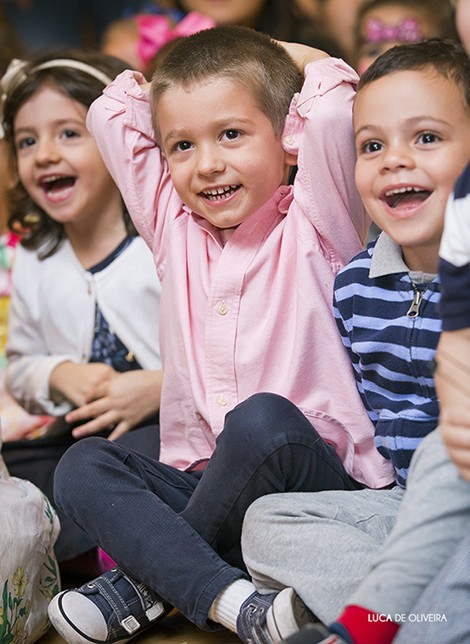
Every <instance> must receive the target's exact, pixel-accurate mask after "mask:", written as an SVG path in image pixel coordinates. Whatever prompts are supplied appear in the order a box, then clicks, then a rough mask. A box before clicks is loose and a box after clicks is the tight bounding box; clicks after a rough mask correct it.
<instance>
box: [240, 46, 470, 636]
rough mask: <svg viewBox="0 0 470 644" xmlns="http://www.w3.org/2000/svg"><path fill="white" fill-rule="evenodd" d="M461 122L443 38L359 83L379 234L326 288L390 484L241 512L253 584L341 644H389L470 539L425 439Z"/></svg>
mask: <svg viewBox="0 0 470 644" xmlns="http://www.w3.org/2000/svg"><path fill="white" fill-rule="evenodd" d="M450 97H452V98H450ZM450 105H452V108H451V107H450ZM469 126H470V62H469V60H468V58H467V56H466V55H465V52H464V50H463V48H462V47H461V45H459V44H457V43H455V42H453V41H451V40H448V41H445V40H437V39H436V40H428V41H424V42H422V43H417V44H412V45H402V46H400V47H397V48H394V49H390V50H389V51H387V52H386V53H385V54H383V55H382V56H381V57H379V58H378V59H377V61H376V62H375V63H373V64H372V66H371V67H370V68H369V69H368V70H367V71H366V72H365V73H364V75H363V76H362V77H361V81H360V83H359V85H358V90H357V96H356V99H355V104H354V129H355V133H356V148H357V154H358V160H357V164H356V181H357V185H358V188H359V192H360V194H361V196H362V198H363V201H364V204H365V206H366V208H367V210H368V212H369V213H370V214H371V216H372V218H373V220H374V221H375V222H376V223H377V224H378V225H379V226H380V227H381V228H382V230H383V231H384V232H383V233H381V235H380V236H379V237H378V239H377V240H376V241H375V242H373V243H371V244H370V245H369V246H368V248H367V250H366V251H364V252H362V253H361V254H360V255H358V256H357V257H356V258H355V259H353V260H352V261H351V262H350V263H349V264H348V265H347V266H346V267H345V268H344V269H343V270H342V271H341V272H340V273H339V275H338V277H337V278H336V281H335V316H336V319H337V323H338V328H339V330H340V333H341V336H342V338H343V343H344V346H345V348H346V350H347V352H348V355H349V357H350V361H351V363H352V366H353V369H354V374H355V377H356V381H357V386H358V391H359V392H360V394H361V397H362V399H363V402H364V406H365V408H366V409H367V411H368V413H369V415H370V418H371V420H372V421H373V422H374V424H375V427H376V445H377V448H378V450H379V451H380V452H381V453H382V454H383V455H384V456H386V458H388V459H389V460H390V461H391V462H392V463H393V465H394V468H395V472H396V482H397V485H396V486H395V487H393V488H391V489H385V490H380V491H379V490H361V491H359V492H349V493H348V494H345V493H343V492H337V491H333V492H319V493H317V494H297V495H295V494H290V495H277V496H270V497H266V498H264V499H260V500H259V501H257V502H256V503H255V504H253V506H252V507H251V508H250V509H249V510H248V513H247V516H246V520H245V526H244V536H243V544H242V545H243V553H244V556H245V561H246V563H247V567H248V570H249V572H250V573H251V574H252V576H253V577H254V579H255V580H256V583H257V586H258V587H259V588H261V589H262V590H264V592H269V591H271V592H272V590H273V589H279V588H283V587H284V586H293V587H294V588H295V590H296V591H297V592H298V593H299V595H300V596H301V598H302V599H303V600H304V602H305V603H306V604H307V605H308V607H309V608H310V609H311V610H312V611H313V612H314V613H315V615H316V616H317V618H318V619H320V620H322V621H323V622H326V623H328V622H330V621H331V620H332V619H334V618H335V617H336V616H337V615H338V613H339V611H341V609H342V608H343V606H344V605H345V603H346V602H347V608H346V610H345V611H344V612H343V613H342V615H341V617H340V619H339V622H338V624H335V625H334V626H333V627H332V630H333V631H334V632H335V633H338V638H339V639H338V641H342V640H341V639H340V638H341V637H342V638H343V639H344V641H347V642H348V643H350V642H354V644H362V643H364V644H369V643H370V642H383V643H384V644H386V643H387V642H389V641H391V639H392V638H393V636H394V635H395V634H396V632H397V630H398V627H399V626H400V621H399V619H400V618H399V616H400V615H403V614H407V613H408V612H409V611H410V609H412V607H413V606H414V604H415V603H416V600H417V598H418V597H419V596H420V593H421V592H422V590H423V588H424V587H425V586H426V583H428V582H429V580H430V579H432V578H433V576H434V574H435V573H436V571H437V570H439V567H440V566H442V565H443V563H444V562H445V560H446V558H447V557H448V556H449V553H451V552H452V551H453V549H454V547H455V546H456V544H457V543H458V542H459V540H460V538H461V537H462V534H465V532H466V531H467V529H468V511H469V509H470V495H469V494H468V491H469V490H468V484H467V483H466V482H465V481H463V480H461V479H459V477H458V476H457V471H456V469H455V467H454V465H453V464H452V463H451V462H450V461H449V459H448V457H447V453H446V451H445V448H444V446H443V445H442V441H441V439H440V435H439V433H438V432H437V431H433V430H435V428H436V427H437V424H438V412H439V409H438V400H437V396H436V393H435V390H434V381H433V373H432V360H433V357H434V355H435V351H436V346H437V343H438V339H439V334H440V328H441V324H440V318H439V310H438V305H439V298H440V296H439V280H438V277H437V265H438V250H439V243H440V238H441V234H442V229H443V224H444V212H445V205H446V200H447V198H448V196H449V194H450V191H451V189H452V186H453V183H454V181H455V179H456V177H457V176H458V174H459V172H460V171H461V170H462V168H463V167H464V166H465V164H466V162H467V160H468V156H469V151H470V127H469ZM410 463H411V465H410ZM392 528H393V530H392ZM387 538H388V539H387ZM386 539H387V541H386ZM372 565H373V567H372V569H371V566H372ZM361 582H362V583H361ZM354 591H355V592H354ZM353 593H354V594H353ZM383 615H387V616H388V618H387V619H384V618H383ZM390 616H391V617H390ZM396 616H398V617H396ZM307 634H309V636H310V637H311V640H309V639H308V638H307V637H306V640H305V641H311V642H315V641H319V640H317V639H314V638H315V636H316V633H315V632H314V630H310V631H306V636H307ZM324 636H325V633H324V631H323V633H322V632H321V633H319V634H318V637H319V639H323V637H324ZM299 637H300V636H299ZM327 641H328V642H330V639H328V640H327ZM333 641H336V640H335V639H334V637H332V639H331V642H333ZM423 641H424V640H423Z"/></svg>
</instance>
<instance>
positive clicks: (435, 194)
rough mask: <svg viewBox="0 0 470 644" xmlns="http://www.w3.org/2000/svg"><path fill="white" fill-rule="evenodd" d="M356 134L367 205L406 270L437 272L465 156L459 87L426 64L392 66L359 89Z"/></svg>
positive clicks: (468, 129)
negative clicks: (402, 67)
mask: <svg viewBox="0 0 470 644" xmlns="http://www.w3.org/2000/svg"><path fill="white" fill-rule="evenodd" d="M465 1H466V0H465ZM354 132H355V137H356V149H357V164H356V183H357V187H358V190H359V192H360V194H361V197H362V200H363V202H364V205H365V207H366V209H367V211H368V212H369V214H370V215H371V217H372V219H373V220H374V221H375V223H376V224H377V225H378V226H379V227H380V228H381V229H382V230H384V231H385V232H386V233H388V235H389V236H390V237H392V239H394V240H395V241H396V242H397V243H398V244H400V245H401V246H402V248H403V255H404V259H405V261H406V263H407V265H408V267H409V268H410V269H411V270H423V271H426V272H435V271H436V269H437V261H438V249H439V243H440V238H441V234H442V229H443V224H444V213H445V206H446V201H447V198H448V196H449V194H450V192H451V190H452V187H453V185H454V182H455V180H456V179H457V177H458V176H459V174H460V172H461V171H462V170H463V168H464V167H465V165H466V163H467V161H468V159H469V158H470V111H469V109H468V107H467V105H466V103H465V101H464V96H463V90H462V89H461V88H460V87H459V86H457V85H456V84H455V83H454V82H453V81H452V80H449V79H447V78H445V77H444V76H442V75H440V74H438V73H437V72H436V71H435V70H434V69H433V68H432V67H429V68H426V69H423V70H420V71H397V72H393V73H391V74H389V75H387V76H384V77H382V78H380V79H378V80H376V81H373V82H372V83H370V84H369V85H366V86H365V87H364V88H363V89H361V90H360V91H359V92H358V94H357V96H356V100H355V105H354Z"/></svg>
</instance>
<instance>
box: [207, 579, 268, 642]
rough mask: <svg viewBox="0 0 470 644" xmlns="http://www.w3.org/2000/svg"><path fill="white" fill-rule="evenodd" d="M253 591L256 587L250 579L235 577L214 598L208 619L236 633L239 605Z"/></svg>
mask: <svg viewBox="0 0 470 644" xmlns="http://www.w3.org/2000/svg"><path fill="white" fill-rule="evenodd" d="M255 591H256V588H255V586H254V585H253V584H252V583H251V581H248V580H247V579H237V581H234V582H233V583H232V584H230V586H226V587H225V588H224V589H223V590H222V591H221V592H220V593H219V594H218V595H217V597H216V598H215V599H214V601H213V603H212V606H211V607H210V610H209V619H211V620H212V621H213V622H217V623H218V624H222V626H225V628H228V629H230V630H231V631H233V632H234V633H236V632H237V617H238V614H239V613H240V608H241V605H242V604H243V602H244V601H245V599H248V597H249V596H250V595H252V594H253V593H254V592H255Z"/></svg>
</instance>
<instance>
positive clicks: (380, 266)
mask: <svg viewBox="0 0 470 644" xmlns="http://www.w3.org/2000/svg"><path fill="white" fill-rule="evenodd" d="M394 273H409V268H408V266H407V265H406V264H405V261H404V259H403V255H402V252H401V246H400V245H399V244H397V243H396V242H395V241H393V239H392V238H391V237H389V236H388V235H387V233H385V232H381V233H380V235H379V236H378V238H377V241H376V242H375V246H374V249H373V252H372V259H371V262H370V270H369V277H370V278H371V279H375V278H376V277H384V276H385V275H393V274H394Z"/></svg>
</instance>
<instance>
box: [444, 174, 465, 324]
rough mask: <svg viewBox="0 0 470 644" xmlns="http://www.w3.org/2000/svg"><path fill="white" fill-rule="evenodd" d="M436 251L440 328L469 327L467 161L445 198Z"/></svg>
mask: <svg viewBox="0 0 470 644" xmlns="http://www.w3.org/2000/svg"><path fill="white" fill-rule="evenodd" d="M439 254H440V256H441V259H440V262H439V275H440V277H441V282H442V299H441V305H440V306H441V308H440V310H441V316H442V328H443V330H444V331H456V330H458V329H464V328H467V327H470V164H469V165H468V166H467V167H466V169H465V170H464V172H463V173H462V174H461V176H460V177H459V179H458V180H457V183H456V184H455V189H454V193H453V195H452V196H451V197H450V199H449V201H448V204H447V209H446V223H445V228H444V235H443V237H442V243H441V248H440V251H439Z"/></svg>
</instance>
